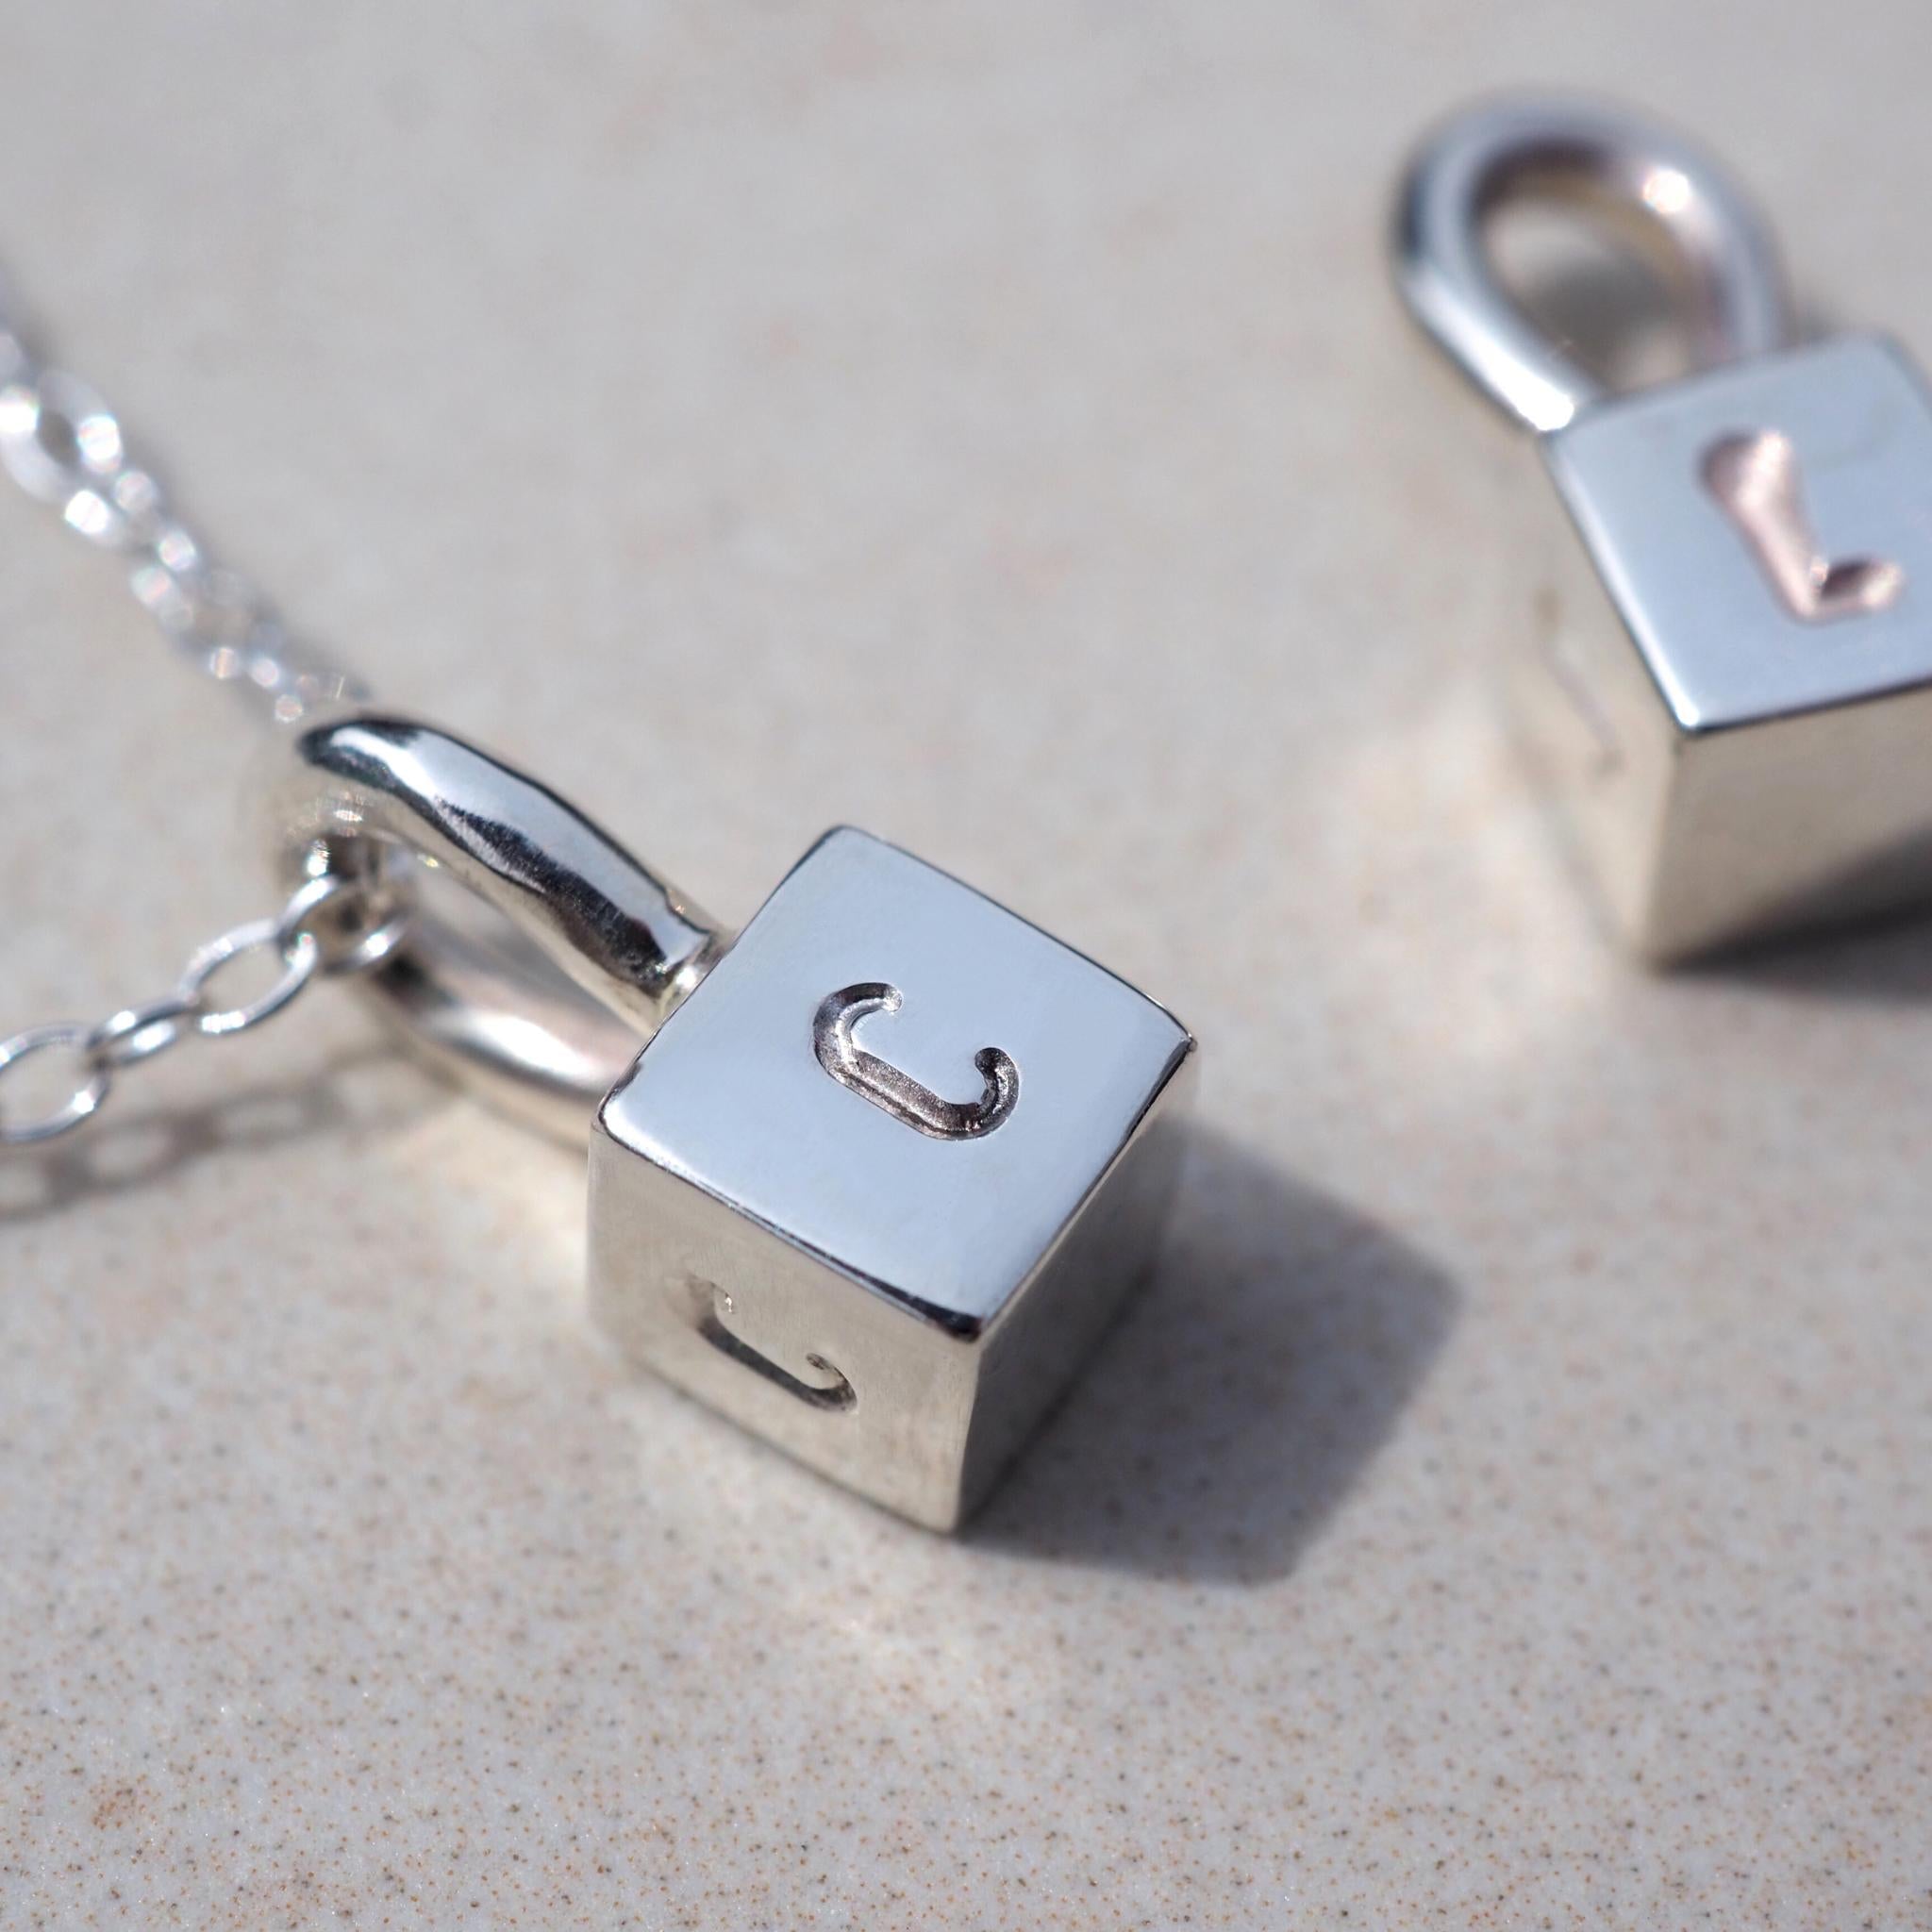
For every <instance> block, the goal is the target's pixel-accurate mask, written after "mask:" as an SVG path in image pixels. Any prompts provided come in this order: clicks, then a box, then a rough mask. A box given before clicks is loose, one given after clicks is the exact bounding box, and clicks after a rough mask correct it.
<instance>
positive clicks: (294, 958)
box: [0, 872, 407, 1147]
mask: <svg viewBox="0 0 1932 1932" xmlns="http://www.w3.org/2000/svg"><path fill="white" fill-rule="evenodd" d="M406 917H407V914H406V913H405V911H404V910H403V909H402V906H401V902H400V900H399V899H398V898H397V897H396V896H395V895H394V894H393V893H383V892H380V891H378V892H372V891H371V890H370V888H369V887H368V886H366V885H365V884H364V883H362V882H361V881H359V880H355V879H351V878H350V877H348V876H347V875H346V874H342V873H337V872H331V873H324V874H320V875H319V876H317V877H314V878H310V879H307V880H305V881H304V882H303V883H302V885H301V886H300V887H298V888H297V889H296V891H294V892H292V893H291V895H290V897H289V901H288V903H287V904H286V905H285V906H284V907H283V908H282V909H281V910H280V911H279V912H277V913H276V914H275V915H274V916H273V917H272V918H269V919H253V920H250V921H248V922H247V923H246V924H242V925H238V926H235V927H233V928H232V929H231V930H230V931H228V932H225V933H224V934H222V936H221V937H220V938H219V939H216V940H211V941H208V944H207V945H205V946H203V947H202V948H201V950H200V951H199V952H197V953H196V954H195V955H194V956H193V958H191V959H190V960H189V962H188V965H187V967H186V969H185V970H184V971H183V973H182V974H181V978H180V980H179V982H178V983H177V984H176V985H175V989H174V991H172V992H167V993H163V994H162V995H161V996H160V997H159V998H158V999H152V1000H144V1001H142V1004H141V1005H139V1006H134V1007H124V1008H121V1010H120V1011H119V1012H118V1013H110V1014H109V1015H108V1017H107V1018H106V1019H105V1020H101V1021H98V1022H96V1023H95V1024H93V1025H92V1026H91V1025H89V1024H86V1023H85V1022H84V1021H77V1020H62V1021H57V1022H56V1023H55V1024H52V1025H46V1026H29V1027H28V1028H27V1029H26V1030H25V1032H24V1033H16V1034H15V1035H14V1036H13V1038H12V1039H11V1040H4V1041H0V1089H4V1087H5V1084H6V1076H7V1074H8V1073H9V1072H10V1071H11V1070H12V1069H14V1068H16V1067H18V1066H20V1065H22V1064H23V1063H24V1062H25V1061H26V1060H28V1059H31V1058H34V1057H35V1056H36V1055H38V1054H54V1053H65V1054H67V1055H68V1056H69V1057H70V1058H72V1060H73V1062H74V1068H75V1085H74V1088H73V1091H72V1092H71V1093H70V1094H69V1095H68V1097H67V1099H66V1100H64V1101H63V1102H62V1103H61V1104H60V1105H59V1106H58V1107H57V1108H50V1109H49V1110H48V1111H47V1112H45V1113H43V1114H41V1115H39V1116H38V1117H36V1118H32V1119H27V1120H21V1121H15V1120H11V1119H9V1118H8V1113H7V1109H6V1106H5V1103H4V1094H0V1147H26V1146H31V1145H33V1144H34V1143H35V1142H37V1141H52V1140H55V1139H57V1138H58V1136H60V1135H62V1134H65V1133H69V1132H71V1131H72V1130H73V1129H74V1128H75V1127H77V1126H79V1125H80V1124H81V1123H82V1122H83V1121H85V1120H88V1119H91V1118H92V1115H93V1114H94V1113H96V1112H97V1111H98V1110H99V1108H100V1107H101V1104H102V1102H104V1101H105V1100H106V1099H107V1098H108V1094H109V1092H111V1091H112V1090H113V1086H114V1080H115V1076H116V1075H117V1074H122V1073H124V1072H125V1071H126V1069H128V1068H129V1067H134V1066H139V1065H141V1064H142V1062H143V1061H146V1060H151V1059H153V1058H156V1057H157V1056H158V1055H159V1054H163V1053H166V1052H167V1051H168V1050H169V1049H170V1048H172V1047H175V1046H179V1045H181V1044H182V1043H183V1042H184V1041H190V1040H195V1039H202V1040H225V1039H228V1038H229V1037H230V1036H231V1035H234V1034H237V1033H246V1032H248V1031H249V1030H250V1029H251V1028H253V1027H256V1026H259V1025H260V1024H261V1023H262V1022H263V1021H264V1020H271V1019H273V1018H274V1017H275V1014H277V1013H279V1012H280V1011H281V1010H282V1008H284V1007H286V1006H287V1005H288V1004H289V1003H290V1002H291V1000H292V999H294V997H295V996H296V994H297V993H299V992H301V991H303V990H304V989H305V988H306V987H308V985H310V984H311V983H312V982H313V981H314V979H315V978H316V977H317V975H318V974H321V975H323V976H331V975H334V974H343V973H359V972H362V971H364V970H366V969H367V968H368V967H371V966H373V965H375V963H376V961H377V960H379V959H381V958H386V957H387V956H388V954H389V953H390V952H391V950H393V948H394V945H395V942H396V941H397V940H398V939H399V938H400V937H401V935H402V930H403V925H404V923H405V920H406ZM257 955H265V956H268V957H270V958H275V959H278V960H279V961H280V963H281V972H280V973H279V974H278V975H277V976H276V978H275V983H274V984H273V985H272V986H271V987H269V989H268V990H267V991H265V992H262V993H258V994H257V995H256V997H255V998H254V999H252V1000H247V1001H244V1002H242V1003H241V1004H238V1005H234V1006H226V1007H224V1006H219V1005H217V1004H216V1001H215V997H214V991H213V990H214V987H215V983H216V981H217V980H218V979H220V978H221V977H222V976H224V975H225V974H227V973H228V972H229V971H230V970H231V969H232V968H233V967H234V965H235V964H236V962H237V961H239V960H243V959H247V958H252V957H255V956H257Z"/></svg>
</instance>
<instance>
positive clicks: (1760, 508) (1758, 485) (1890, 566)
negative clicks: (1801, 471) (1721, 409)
mask: <svg viewBox="0 0 1932 1932" xmlns="http://www.w3.org/2000/svg"><path fill="white" fill-rule="evenodd" d="M1704 486H1705V488H1706V489H1707V490H1708V491H1710V493H1711V494H1712V495H1713V496H1714V497H1716V498H1717V500H1718V502H1719V503H1720V504H1722V505H1723V506H1724V509H1725V510H1726V512H1727V513H1728V514H1729V516H1730V519H1731V521H1732V523H1734V524H1735V525H1737V526H1738V529H1739V531H1740V534H1741V535H1742V537H1743V539H1744V541H1745V542H1747V543H1748V544H1750V546H1751V548H1752V551H1753V552H1754V553H1755V554H1756V556H1757V560H1758V562H1759V563H1760V564H1762V565H1763V567H1764V574H1765V575H1766V576H1768V577H1769V578H1770V579H1771V583H1772V588H1773V589H1774V590H1775V591H1777V593H1778V595H1779V596H1780V597H1781V598H1782V599H1783V600H1784V604H1785V608H1787V609H1788V610H1789V611H1790V613H1791V615H1792V616H1793V617H1800V618H1804V619H1806V620H1807V622H1815V623H1823V622H1825V621H1827V620H1829V619H1831V618H1835V617H1856V616H1857V615H1858V614H1859V613H1860V612H1864V611H1872V610H1883V609H1885V608H1887V607H1888V606H1890V605H1891V604H1893V603H1895V602H1897V600H1898V594H1899V592H1900V591H1903V590H1904V589H1905V584H1906V574H1905V572H1904V570H1903V569H1902V568H1901V567H1900V566H1899V565H1898V564H1895V563H1887V562H1885V561H1883V560H1882V559H1879V558H1868V557H1853V558H1843V559H1842V560H1840V561H1834V560H1833V559H1832V558H1827V557H1825V556H1824V554H1823V553H1822V552H1821V551H1820V549H1819V547H1818V539H1817V537H1816V535H1815V534H1814V532H1813V531H1812V528H1811V520H1810V518H1808V517H1807V515H1806V514H1805V497H1804V491H1803V490H1802V488H1801V486H1800V482H1799V476H1798V458H1797V452H1796V451H1795V450H1793V449H1792V447H1791V443H1790V438H1789V437H1786V436H1780V435H1779V434H1778V433H1777V431H1776V430H1774V429H1767V430H1764V431H1761V432H1760V433H1759V434H1757V435H1756V436H1726V437H1724V438H1723V439H1722V440H1721V441H1717V442H1714V443H1712V444H1711V446H1710V448H1709V449H1708V450H1707V451H1706V452H1705V456H1704Z"/></svg>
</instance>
